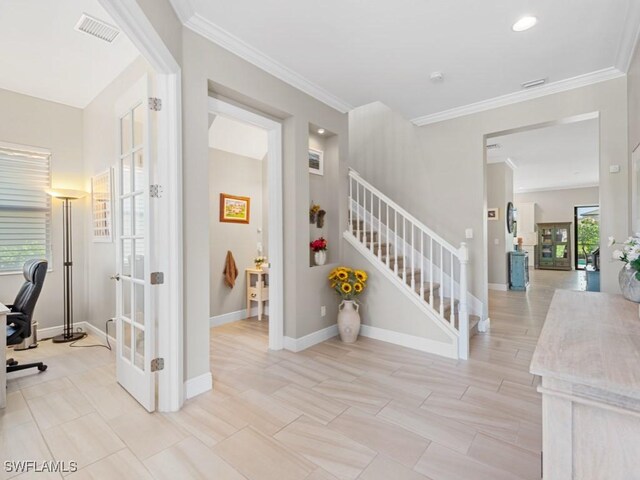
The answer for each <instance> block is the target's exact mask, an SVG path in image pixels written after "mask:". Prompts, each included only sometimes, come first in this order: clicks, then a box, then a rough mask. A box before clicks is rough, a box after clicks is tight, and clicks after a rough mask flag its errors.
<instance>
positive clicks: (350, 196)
mask: <svg viewBox="0 0 640 480" xmlns="http://www.w3.org/2000/svg"><path fill="white" fill-rule="evenodd" d="M349 229H350V230H349V231H350V232H351V233H353V178H351V175H349Z"/></svg>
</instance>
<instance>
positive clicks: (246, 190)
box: [209, 149, 266, 317]
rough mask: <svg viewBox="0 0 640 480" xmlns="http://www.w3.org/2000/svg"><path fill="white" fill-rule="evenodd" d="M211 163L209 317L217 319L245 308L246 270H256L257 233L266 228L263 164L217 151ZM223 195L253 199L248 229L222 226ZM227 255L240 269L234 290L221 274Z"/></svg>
mask: <svg viewBox="0 0 640 480" xmlns="http://www.w3.org/2000/svg"><path fill="white" fill-rule="evenodd" d="M209 161H210V166H209V185H210V187H209V188H210V198H209V221H210V227H209V239H210V242H211V247H210V259H209V262H210V263H209V264H210V272H211V276H210V289H211V290H210V291H211V294H210V295H211V297H210V311H209V315H210V316H211V317H215V316H217V315H223V314H225V313H231V312H236V311H238V310H242V309H244V308H246V280H245V269H246V268H249V267H253V266H254V264H253V259H254V258H255V257H256V255H257V254H258V252H257V244H258V242H261V241H262V235H261V234H260V233H258V230H259V229H263V228H264V223H263V211H264V209H263V206H262V198H263V193H262V190H263V188H262V187H263V185H262V168H263V161H262V160H256V159H254V158H249V157H244V156H241V155H235V154H233V153H229V152H223V151H222V150H215V149H210V152H209ZM264 163H266V160H265V161H264ZM221 193H228V194H230V195H239V196H242V197H250V198H251V202H250V215H249V224H248V225H247V224H240V223H223V222H220V220H219V218H220V217H219V215H220V194H221ZM227 251H231V253H232V254H233V257H234V259H235V262H236V266H237V267H238V278H237V279H236V284H235V286H234V287H233V288H229V287H228V286H227V285H226V284H225V282H224V274H223V273H222V272H223V271H224V266H225V259H226V256H227ZM265 255H266V252H265ZM254 305H255V304H254Z"/></svg>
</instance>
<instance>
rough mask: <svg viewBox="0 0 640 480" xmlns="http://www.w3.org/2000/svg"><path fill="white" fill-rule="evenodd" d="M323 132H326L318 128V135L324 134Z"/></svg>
mask: <svg viewBox="0 0 640 480" xmlns="http://www.w3.org/2000/svg"><path fill="white" fill-rule="evenodd" d="M325 131H326V130H325V129H324V128H319V129H318V133H319V134H320V135H324V132H325Z"/></svg>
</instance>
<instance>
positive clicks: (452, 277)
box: [449, 251, 456, 328]
mask: <svg viewBox="0 0 640 480" xmlns="http://www.w3.org/2000/svg"><path fill="white" fill-rule="evenodd" d="M453 257H454V255H453V252H451V251H450V252H449V260H450V262H449V289H450V290H451V313H450V314H449V320H450V322H451V326H452V327H453V328H456V295H455V293H456V290H455V284H454V281H455V272H454V271H453Z"/></svg>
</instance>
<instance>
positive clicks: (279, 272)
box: [209, 97, 284, 350]
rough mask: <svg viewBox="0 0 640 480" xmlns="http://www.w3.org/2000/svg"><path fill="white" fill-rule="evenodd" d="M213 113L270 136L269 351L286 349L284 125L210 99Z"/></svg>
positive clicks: (268, 173)
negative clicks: (243, 123)
mask: <svg viewBox="0 0 640 480" xmlns="http://www.w3.org/2000/svg"><path fill="white" fill-rule="evenodd" d="M209 113H210V114H212V115H221V116H223V117H229V118H232V119H234V120H239V121H241V122H245V123H249V124H251V125H255V126H257V127H260V128H264V129H265V130H267V133H268V145H269V147H268V151H267V182H268V185H269V205H268V208H267V211H268V212H269V213H268V218H269V225H268V227H267V230H268V232H269V248H268V250H269V251H268V253H267V255H268V259H269V264H270V267H269V349H270V350H282V348H283V345H284V274H283V272H284V218H283V214H282V211H283V200H282V124H281V123H279V122H276V121H275V120H272V119H270V118H267V117H264V116H262V115H258V114H257V113H253V112H250V111H248V110H245V109H244V108H241V107H238V106H236V105H232V104H231V103H227V102H224V101H222V100H220V99H217V98H213V97H209Z"/></svg>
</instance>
